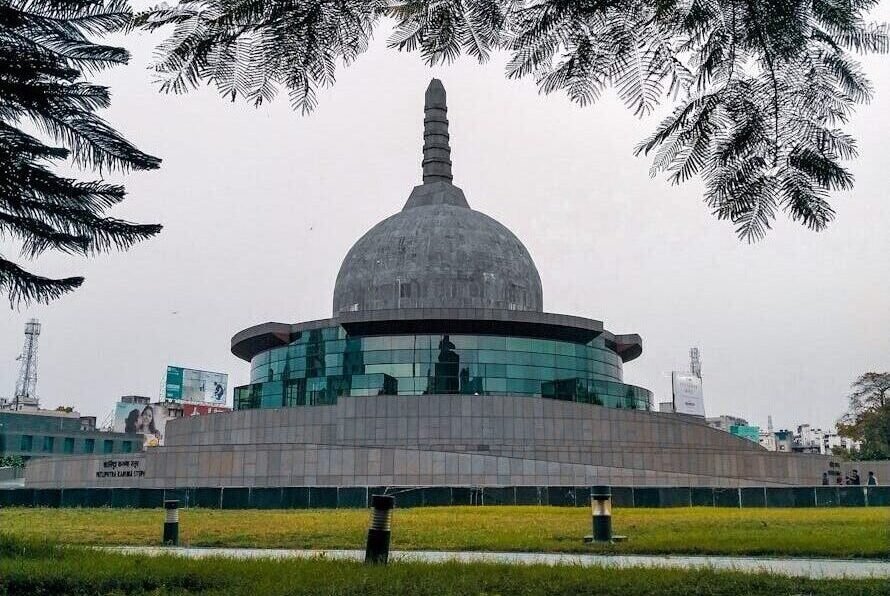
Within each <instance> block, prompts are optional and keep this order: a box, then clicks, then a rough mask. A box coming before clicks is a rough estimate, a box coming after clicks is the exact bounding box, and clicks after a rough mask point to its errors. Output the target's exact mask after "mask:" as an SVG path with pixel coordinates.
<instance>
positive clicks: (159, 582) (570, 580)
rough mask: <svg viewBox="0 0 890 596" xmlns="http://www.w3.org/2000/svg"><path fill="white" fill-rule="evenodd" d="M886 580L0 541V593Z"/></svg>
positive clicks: (777, 586)
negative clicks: (187, 552) (378, 561)
mask: <svg viewBox="0 0 890 596" xmlns="http://www.w3.org/2000/svg"><path fill="white" fill-rule="evenodd" d="M886 593H887V581H886V580H807V579H800V578H787V577H780V576H771V575H764V574H742V573H735V572H714V571H707V570H697V571H683V570H674V569H606V568H596V567H587V568H582V567H577V566H575V567H571V566H561V567H545V566H524V565H520V566H508V565H491V564H459V563H446V564H439V565H431V564H421V563H396V564H391V565H389V566H386V567H380V566H376V567H369V566H365V565H362V564H360V563H354V562H344V561H325V560H318V559H316V560H287V561H274V560H271V561H270V560H260V561H236V560H225V559H202V560H188V559H179V558H174V557H157V558H154V557H137V556H127V555H120V554H111V553H102V554H99V553H96V552H95V551H86V550H83V549H80V548H65V549H58V548H54V547H52V546H51V545H49V544H41V543H29V542H27V541H21V540H19V539H8V538H3V537H2V536H0V594H2V595H4V596H5V595H12V594H16V595H18V594H28V595H33V596H49V595H52V596H68V595H78V596H86V595H90V596H94V595H103V596H104V595H116V596H123V595H137V596H138V595H143V594H151V595H152V596H164V595H173V594H177V595H192V596H211V595H223V594H225V595H226V596H278V595H285V594H287V595H297V594H312V595H328V594H330V595H337V596H352V595H355V596H377V595H382V594H393V595H399V596H401V595H411V596H427V595H429V596H457V595H467V596H469V595H477V596H478V595H489V596H494V595H500V596H514V595H515V596H519V595H553V596H570V595H571V596H575V595H583V594H599V595H615V596H636V595H643V594H653V595H655V594H658V595H669V596H673V595H677V596H679V595H681V594H684V595H685V594H690V595H702V596H705V595H707V596H738V595H740V594H745V595H761V594H762V595H770V596H772V595H775V594H807V595H808V596H809V595H813V596H815V595H820V596H821V595H837V596H853V595H872V594H874V595H878V594H886Z"/></svg>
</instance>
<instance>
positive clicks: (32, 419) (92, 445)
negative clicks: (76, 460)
mask: <svg viewBox="0 0 890 596" xmlns="http://www.w3.org/2000/svg"><path fill="white" fill-rule="evenodd" d="M141 450H142V438H141V437H140V436H139V435H136V434H130V433H115V432H104V431H100V430H98V429H96V418H95V417H93V416H81V415H80V414H78V413H77V412H60V411H55V410H36V411H27V412H26V411H21V412H11V411H0V456H20V457H22V458H23V459H25V460H28V459H31V458H34V457H48V456H51V455H55V456H58V455H87V454H100V455H101V454H111V453H132V452H134V451H141Z"/></svg>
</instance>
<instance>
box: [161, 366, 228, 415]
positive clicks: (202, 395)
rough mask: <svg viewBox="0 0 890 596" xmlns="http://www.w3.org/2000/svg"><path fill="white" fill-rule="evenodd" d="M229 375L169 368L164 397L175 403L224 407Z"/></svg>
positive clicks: (174, 367)
mask: <svg viewBox="0 0 890 596" xmlns="http://www.w3.org/2000/svg"><path fill="white" fill-rule="evenodd" d="M228 383H229V375H227V374H225V373H217V372H210V371H207V370H196V369H192V368H183V367H181V366H168V367H167V380H166V382H165V389H164V397H165V398H166V399H170V400H173V401H183V402H192V403H202V404H210V405H216V406H224V405H225V404H226V389H227V386H228Z"/></svg>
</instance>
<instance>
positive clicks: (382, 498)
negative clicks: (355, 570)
mask: <svg viewBox="0 0 890 596" xmlns="http://www.w3.org/2000/svg"><path fill="white" fill-rule="evenodd" d="M395 505H396V500H395V498H394V497H391V496H388V495H372V496H371V522H370V524H369V525H368V545H367V547H366V548H365V563H372V564H381V565H386V562H387V561H388V560H389V537H390V534H391V533H392V509H393V507H395Z"/></svg>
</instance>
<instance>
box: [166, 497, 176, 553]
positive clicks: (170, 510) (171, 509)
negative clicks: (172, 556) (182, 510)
mask: <svg viewBox="0 0 890 596" xmlns="http://www.w3.org/2000/svg"><path fill="white" fill-rule="evenodd" d="M164 513H165V517H164V545H165V546H179V501H176V500H172V501H164Z"/></svg>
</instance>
